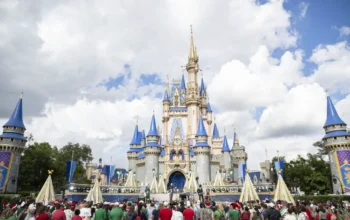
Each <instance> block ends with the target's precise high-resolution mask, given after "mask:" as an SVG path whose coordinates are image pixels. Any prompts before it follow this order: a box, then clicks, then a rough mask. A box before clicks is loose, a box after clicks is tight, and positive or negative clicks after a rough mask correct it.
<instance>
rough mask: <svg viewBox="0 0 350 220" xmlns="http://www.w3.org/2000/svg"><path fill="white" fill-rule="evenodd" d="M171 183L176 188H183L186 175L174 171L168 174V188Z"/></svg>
mask: <svg viewBox="0 0 350 220" xmlns="http://www.w3.org/2000/svg"><path fill="white" fill-rule="evenodd" d="M171 183H172V184H173V185H174V187H175V188H177V189H183V188H184V186H185V183H186V177H185V175H184V174H183V173H181V172H179V171H175V172H174V173H172V174H171V175H170V176H169V182H168V188H169V187H170V184H171Z"/></svg>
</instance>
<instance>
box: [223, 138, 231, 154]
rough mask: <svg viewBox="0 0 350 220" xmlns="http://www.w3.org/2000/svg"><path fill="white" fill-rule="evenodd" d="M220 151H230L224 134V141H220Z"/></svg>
mask: <svg viewBox="0 0 350 220" xmlns="http://www.w3.org/2000/svg"><path fill="white" fill-rule="evenodd" d="M221 152H230V147H229V146H228V142H227V137H226V134H225V136H224V141H223V142H222V149H221Z"/></svg>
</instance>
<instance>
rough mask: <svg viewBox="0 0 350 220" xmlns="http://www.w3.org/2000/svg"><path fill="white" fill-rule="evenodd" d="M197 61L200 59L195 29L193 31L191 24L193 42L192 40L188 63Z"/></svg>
mask: <svg viewBox="0 0 350 220" xmlns="http://www.w3.org/2000/svg"><path fill="white" fill-rule="evenodd" d="M197 61H198V56H197V51H196V48H195V46H194V41H193V31H192V25H191V42H190V54H189V55H188V63H191V62H197Z"/></svg>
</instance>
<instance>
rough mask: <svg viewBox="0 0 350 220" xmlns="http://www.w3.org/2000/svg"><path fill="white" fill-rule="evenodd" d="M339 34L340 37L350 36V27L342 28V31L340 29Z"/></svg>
mask: <svg viewBox="0 0 350 220" xmlns="http://www.w3.org/2000/svg"><path fill="white" fill-rule="evenodd" d="M339 32H340V36H341V37H342V36H349V35H350V27H347V26H342V27H341V28H340V29H339Z"/></svg>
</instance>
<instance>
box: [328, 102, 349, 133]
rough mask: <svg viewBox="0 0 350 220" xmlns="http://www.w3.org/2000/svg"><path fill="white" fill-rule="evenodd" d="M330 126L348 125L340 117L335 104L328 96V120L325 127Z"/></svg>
mask: <svg viewBox="0 0 350 220" xmlns="http://www.w3.org/2000/svg"><path fill="white" fill-rule="evenodd" d="M330 125H346V124H345V123H344V121H343V120H341V118H340V117H339V115H338V112H337V110H336V109H335V107H334V105H333V102H332V100H331V98H330V97H329V96H327V120H326V123H325V124H324V126H325V127H326V126H330Z"/></svg>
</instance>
